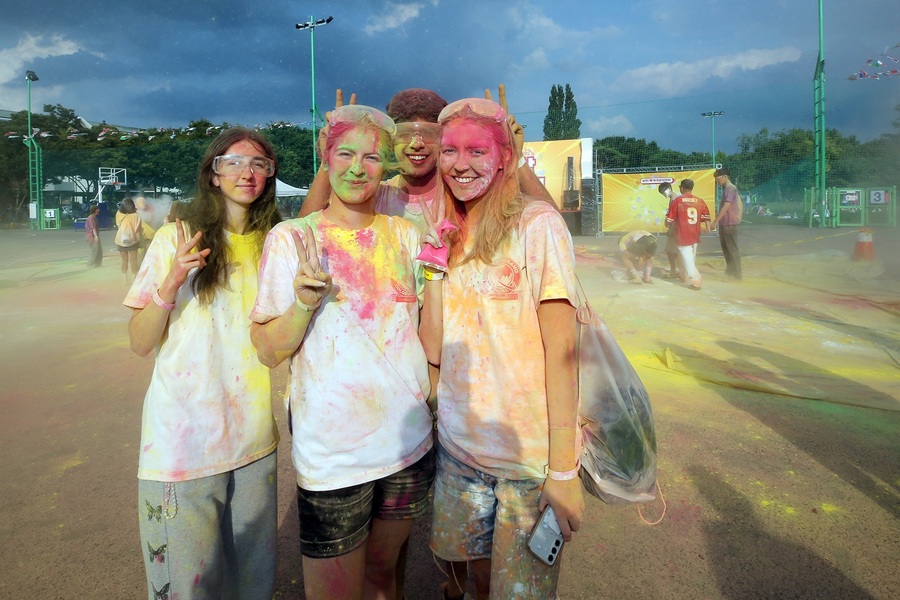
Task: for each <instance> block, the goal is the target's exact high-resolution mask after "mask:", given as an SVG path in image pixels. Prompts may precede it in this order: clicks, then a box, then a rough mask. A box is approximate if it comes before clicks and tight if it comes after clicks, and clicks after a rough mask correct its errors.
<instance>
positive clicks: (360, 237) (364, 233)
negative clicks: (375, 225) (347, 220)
mask: <svg viewBox="0 0 900 600" xmlns="http://www.w3.org/2000/svg"><path fill="white" fill-rule="evenodd" d="M356 241H357V242H359V246H360V248H365V249H368V248H372V247H374V246H375V232H374V231H372V230H371V229H360V230H359V231H357V232H356Z"/></svg>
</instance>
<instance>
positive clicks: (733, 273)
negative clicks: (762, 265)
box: [709, 167, 744, 281]
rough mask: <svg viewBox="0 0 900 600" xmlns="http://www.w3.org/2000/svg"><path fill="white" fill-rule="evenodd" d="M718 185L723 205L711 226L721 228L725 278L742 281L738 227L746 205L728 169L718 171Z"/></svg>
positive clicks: (716, 176)
mask: <svg viewBox="0 0 900 600" xmlns="http://www.w3.org/2000/svg"><path fill="white" fill-rule="evenodd" d="M715 178H716V183H717V184H718V185H719V187H721V188H722V192H723V193H722V204H721V205H719V214H717V215H716V219H715V220H714V221H713V222H712V224H710V226H709V228H710V229H711V230H713V229H715V228H716V227H717V226H718V227H719V243H720V244H721V245H722V254H724V255H725V276H726V277H728V278H730V279H734V280H735V281H740V280H741V278H742V276H741V251H740V250H739V249H738V243H737V238H738V226H739V225H740V224H741V217H742V216H743V214H744V205H743V204H742V203H741V197H740V195H739V194H738V190H737V186H736V185H734V184H733V183H731V179H730V173H729V172H728V169H726V168H724V167H723V168H721V169H716V172H715Z"/></svg>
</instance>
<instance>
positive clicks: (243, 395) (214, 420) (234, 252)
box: [124, 223, 278, 481]
mask: <svg viewBox="0 0 900 600" xmlns="http://www.w3.org/2000/svg"><path fill="white" fill-rule="evenodd" d="M175 227H176V225H175V224H174V223H170V224H167V225H163V227H161V228H160V230H159V231H158V232H157V233H156V235H155V236H154V238H153V242H152V243H151V244H150V247H149V248H148V249H147V255H146V256H145V257H144V260H143V262H142V263H141V268H140V270H139V272H138V274H137V277H136V278H135V280H134V284H133V285H132V286H131V289H130V290H129V291H128V295H127V296H126V297H125V301H124V304H125V306H128V307H132V308H144V307H145V306H147V305H148V304H150V303H151V302H153V300H152V296H153V292H154V291H156V290H157V289H158V288H159V285H160V284H161V283H162V282H163V280H164V279H165V277H166V275H167V274H168V272H169V268H170V266H171V264H172V261H173V260H174V257H175V250H176V244H177V240H176V230H175ZM260 236H261V234H251V235H237V234H234V233H229V232H226V240H227V243H228V248H229V252H230V254H229V260H228V281H227V285H226V286H225V289H220V290H218V291H217V292H216V295H215V297H214V298H213V301H212V303H211V304H210V305H208V306H201V305H200V301H199V299H198V298H197V297H196V296H195V295H194V293H193V291H192V289H191V281H192V279H193V276H194V274H195V273H196V270H195V271H193V272H192V273H191V274H190V275H189V276H188V279H187V281H186V282H185V284H184V285H182V286H181V289H179V290H178V294H177V296H176V298H175V308H174V309H172V311H171V312H170V314H169V324H168V329H167V332H166V334H165V335H164V337H163V339H162V341H161V342H160V344H159V346H158V347H157V349H156V363H155V365H154V367H153V376H152V378H151V380H150V387H149V388H148V390H147V394H146V396H145V398H144V411H143V418H142V425H141V448H140V462H139V469H138V478H140V479H145V480H151V481H187V480H191V479H197V478H200V477H206V476H209V475H215V474H218V473H224V472H227V471H231V470H234V469H237V468H239V467H242V466H244V465H247V464H250V463H252V462H254V461H256V460H258V459H260V458H263V457H265V456H267V455H269V454H271V453H272V452H274V451H275V448H276V446H277V445H278V432H277V428H276V425H275V419H274V418H273V416H272V396H271V390H270V385H269V369H268V368H267V367H265V366H264V365H262V364H261V363H260V362H259V359H258V358H257V356H256V349H255V348H254V347H253V344H252V343H251V342H250V318H249V316H250V310H251V309H252V308H253V301H254V299H255V298H256V289H257V273H258V265H259V241H260ZM188 237H189V236H188Z"/></svg>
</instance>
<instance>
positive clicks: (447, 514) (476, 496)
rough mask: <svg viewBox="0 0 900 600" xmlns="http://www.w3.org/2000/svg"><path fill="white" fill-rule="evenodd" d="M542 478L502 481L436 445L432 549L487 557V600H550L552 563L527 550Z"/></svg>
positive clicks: (451, 555)
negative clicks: (488, 579) (505, 599)
mask: <svg viewBox="0 0 900 600" xmlns="http://www.w3.org/2000/svg"><path fill="white" fill-rule="evenodd" d="M543 488H544V480H543V479H504V478H502V477H496V476H494V475H489V474H487V473H485V472H483V471H479V470H478V469H475V468H473V467H471V466H469V465H467V464H466V463H464V462H462V461H460V460H459V459H457V458H456V457H454V456H452V455H451V454H450V453H449V452H447V451H446V450H445V449H444V448H443V447H439V448H438V458H437V474H436V476H435V483H434V514H433V516H432V531H431V549H432V551H434V554H435V555H436V556H437V557H438V558H442V559H444V560H449V561H452V562H463V561H471V560H479V559H489V560H490V561H491V598H554V597H555V594H556V585H557V582H558V579H559V565H560V561H557V562H556V564H555V565H554V566H552V567H550V566H547V565H546V564H544V563H542V562H541V561H540V560H538V559H537V558H536V557H535V556H534V555H533V554H532V553H531V551H529V550H528V538H529V537H530V535H531V531H532V529H534V526H535V524H536V523H537V520H538V518H539V517H540V511H539V510H538V506H539V504H540V499H541V491H542V490H543Z"/></svg>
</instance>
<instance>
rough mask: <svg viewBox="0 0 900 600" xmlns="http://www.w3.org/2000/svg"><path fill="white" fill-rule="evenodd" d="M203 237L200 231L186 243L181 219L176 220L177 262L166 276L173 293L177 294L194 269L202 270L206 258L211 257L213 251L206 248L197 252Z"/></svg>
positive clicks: (173, 262)
mask: <svg viewBox="0 0 900 600" xmlns="http://www.w3.org/2000/svg"><path fill="white" fill-rule="evenodd" d="M201 237H203V232H202V231H198V232H197V233H195V234H194V235H193V237H191V239H189V240H187V241H185V235H184V227H183V226H182V224H181V219H175V240H176V241H175V243H176V246H175V260H173V261H172V266H171V267H169V274H168V275H167V276H166V279H167V280H168V283H169V284H170V285H171V287H172V288H174V289H173V291H175V292H177V291H178V289H180V288H181V286H182V285H184V282H185V281H187V278H188V275H189V274H190V272H191V270H192V269H202V268H203V267H205V266H206V257H207V256H209V253H210V252H212V250H211V249H209V248H204V249H203V250H200V251H199V252H198V251H197V244H199V243H200V238H201ZM167 287H168V286H167Z"/></svg>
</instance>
